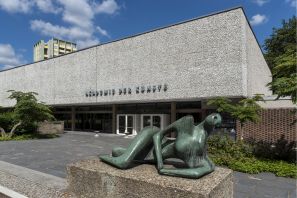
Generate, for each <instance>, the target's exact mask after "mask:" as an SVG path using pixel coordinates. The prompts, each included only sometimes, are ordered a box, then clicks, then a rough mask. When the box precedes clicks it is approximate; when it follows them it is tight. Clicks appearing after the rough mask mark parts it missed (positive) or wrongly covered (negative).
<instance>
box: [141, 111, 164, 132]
mask: <svg viewBox="0 0 297 198" xmlns="http://www.w3.org/2000/svg"><path fill="white" fill-rule="evenodd" d="M165 115H166V114H141V115H140V117H141V118H140V120H141V121H140V129H143V128H144V127H143V117H144V116H150V117H151V120H152V118H153V116H160V118H161V120H160V129H164V121H165V120H164V119H165ZM151 125H152V122H151Z"/></svg>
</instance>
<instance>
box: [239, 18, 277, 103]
mask: <svg viewBox="0 0 297 198" xmlns="http://www.w3.org/2000/svg"><path fill="white" fill-rule="evenodd" d="M245 27H246V39H247V40H246V42H245V44H246V53H247V65H248V70H247V72H248V73H247V78H248V80H247V83H248V84H247V88H248V90H247V91H248V96H249V97H251V96H253V95H255V94H263V95H265V96H270V95H272V92H271V91H270V90H269V89H268V87H267V86H266V85H267V83H269V82H271V80H272V77H271V76H272V74H271V71H270V69H269V67H268V65H267V63H266V61H265V58H264V56H263V53H262V51H261V49H260V47H259V46H258V43H257V41H256V39H255V37H254V35H253V32H252V30H251V28H250V26H249V25H248V23H247V22H246V23H245Z"/></svg>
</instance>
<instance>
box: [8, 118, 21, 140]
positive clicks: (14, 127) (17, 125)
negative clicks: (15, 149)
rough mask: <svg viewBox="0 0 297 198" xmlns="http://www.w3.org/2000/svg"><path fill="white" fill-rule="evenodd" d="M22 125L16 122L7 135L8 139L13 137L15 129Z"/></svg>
mask: <svg viewBox="0 0 297 198" xmlns="http://www.w3.org/2000/svg"><path fill="white" fill-rule="evenodd" d="M21 124H22V121H20V122H18V123H17V124H16V125H14V126H13V127H12V129H11V131H10V133H9V137H10V138H11V137H12V136H13V135H14V132H15V130H16V128H17V127H19V126H20V125H21Z"/></svg>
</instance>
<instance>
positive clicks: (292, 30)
mask: <svg viewBox="0 0 297 198" xmlns="http://www.w3.org/2000/svg"><path fill="white" fill-rule="evenodd" d="M296 23H297V21H296V16H293V17H292V18H291V19H289V20H288V21H285V20H283V21H282V27H281V28H273V32H272V34H271V35H270V37H269V38H268V39H266V40H265V43H264V46H263V48H264V50H265V51H266V52H265V59H266V61H267V63H268V65H269V67H270V69H271V70H272V69H273V68H274V67H275V66H276V65H277V61H278V60H277V57H280V56H282V55H283V54H285V53H286V52H287V51H289V50H294V51H295V52H296Z"/></svg>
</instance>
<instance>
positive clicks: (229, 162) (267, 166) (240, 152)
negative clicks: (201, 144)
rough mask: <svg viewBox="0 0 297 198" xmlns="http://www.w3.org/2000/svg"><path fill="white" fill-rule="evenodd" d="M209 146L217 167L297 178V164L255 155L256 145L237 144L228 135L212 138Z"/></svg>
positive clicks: (209, 140) (241, 142) (239, 142)
mask: <svg viewBox="0 0 297 198" xmlns="http://www.w3.org/2000/svg"><path fill="white" fill-rule="evenodd" d="M208 146H209V148H208V152H209V156H210V158H211V159H212V160H213V162H214V163H215V164H216V165H220V166H227V167H229V168H230V169H232V170H235V171H240V172H245V173H250V174H256V173H260V172H271V173H274V174H275V175H277V176H283V177H292V178H297V167H296V164H294V163H289V162H286V161H282V160H275V159H274V160H271V159H265V158H260V157H259V156H256V155H255V153H254V145H250V144H247V143H244V142H243V141H238V142H235V141H234V140H232V139H231V138H230V137H228V136H227V135H213V136H210V137H209V139H208ZM264 148H266V147H264ZM278 148H279V147H278Z"/></svg>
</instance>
